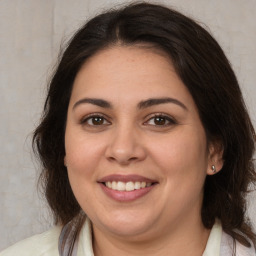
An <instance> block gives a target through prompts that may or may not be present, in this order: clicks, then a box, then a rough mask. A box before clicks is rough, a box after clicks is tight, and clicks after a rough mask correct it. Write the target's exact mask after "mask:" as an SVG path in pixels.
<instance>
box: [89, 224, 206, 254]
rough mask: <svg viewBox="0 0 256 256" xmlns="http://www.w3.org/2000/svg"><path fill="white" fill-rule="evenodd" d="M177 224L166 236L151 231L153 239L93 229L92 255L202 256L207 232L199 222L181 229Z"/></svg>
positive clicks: (183, 225)
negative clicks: (115, 234)
mask: <svg viewBox="0 0 256 256" xmlns="http://www.w3.org/2000/svg"><path fill="white" fill-rule="evenodd" d="M180 223H181V222H180V221H179V225H174V226H173V227H172V228H169V229H168V230H166V231H165V232H163V230H161V232H158V231H157V230H156V229H154V231H153V233H154V235H153V236H152V235H148V236H145V235H143V236H141V235H138V236H133V237H131V238H129V237H128V238H127V237H122V236H113V235H112V234H110V233H107V232H104V231H103V232H102V231H101V230H99V229H98V228H97V227H95V226H93V249H94V255H95V256H107V255H112V256H120V255H121V256H128V255H129V256H130V255H134V256H137V255H142V254H145V255H148V256H151V255H154V256H165V255H176V256H183V255H190V256H194V255H195V256H198V255H202V254H203V251H204V249H205V246H206V243H207V240H208V237H209V234H210V230H208V229H206V228H205V227H204V226H203V224H202V222H201V219H198V220H194V221H191V220H190V221H186V222H182V225H181V224H180ZM150 237H151V238H150Z"/></svg>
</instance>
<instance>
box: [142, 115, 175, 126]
mask: <svg viewBox="0 0 256 256" xmlns="http://www.w3.org/2000/svg"><path fill="white" fill-rule="evenodd" d="M146 123H147V124H148V125H152V126H169V125H173V124H175V123H176V122H175V121H174V120H173V119H172V118H170V117H169V116H165V115H156V116H153V117H152V118H150V119H149V120H148V121H147V122H146Z"/></svg>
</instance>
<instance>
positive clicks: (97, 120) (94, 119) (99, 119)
mask: <svg viewBox="0 0 256 256" xmlns="http://www.w3.org/2000/svg"><path fill="white" fill-rule="evenodd" d="M81 123H82V124H85V125H88V126H101V125H108V124H109V122H108V121H107V120H106V119H105V118H104V117H103V116H98V115H93V116H89V117H87V118H85V119H84V120H82V122H81Z"/></svg>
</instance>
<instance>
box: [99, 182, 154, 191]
mask: <svg viewBox="0 0 256 256" xmlns="http://www.w3.org/2000/svg"><path fill="white" fill-rule="evenodd" d="M102 184H103V185H105V186H106V187H108V188H110V189H112V190H117V191H134V190H139V189H142V188H146V187H150V186H152V185H154V184H155V183H152V182H145V181H135V182H133V181H128V182H122V181H107V182H103V183H102Z"/></svg>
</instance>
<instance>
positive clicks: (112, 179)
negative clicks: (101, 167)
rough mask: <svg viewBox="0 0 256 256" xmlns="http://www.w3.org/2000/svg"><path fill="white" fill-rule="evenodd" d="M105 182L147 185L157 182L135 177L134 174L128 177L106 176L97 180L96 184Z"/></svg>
mask: <svg viewBox="0 0 256 256" xmlns="http://www.w3.org/2000/svg"><path fill="white" fill-rule="evenodd" d="M107 181H122V182H129V181H132V182H136V181H140V182H143V181H144V182H148V183H155V182H157V181H156V180H152V179H149V178H146V177H143V176H140V175H136V174H129V175H120V174H112V175H108V176H105V177H103V178H101V179H99V180H98V182H100V183H103V182H107Z"/></svg>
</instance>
